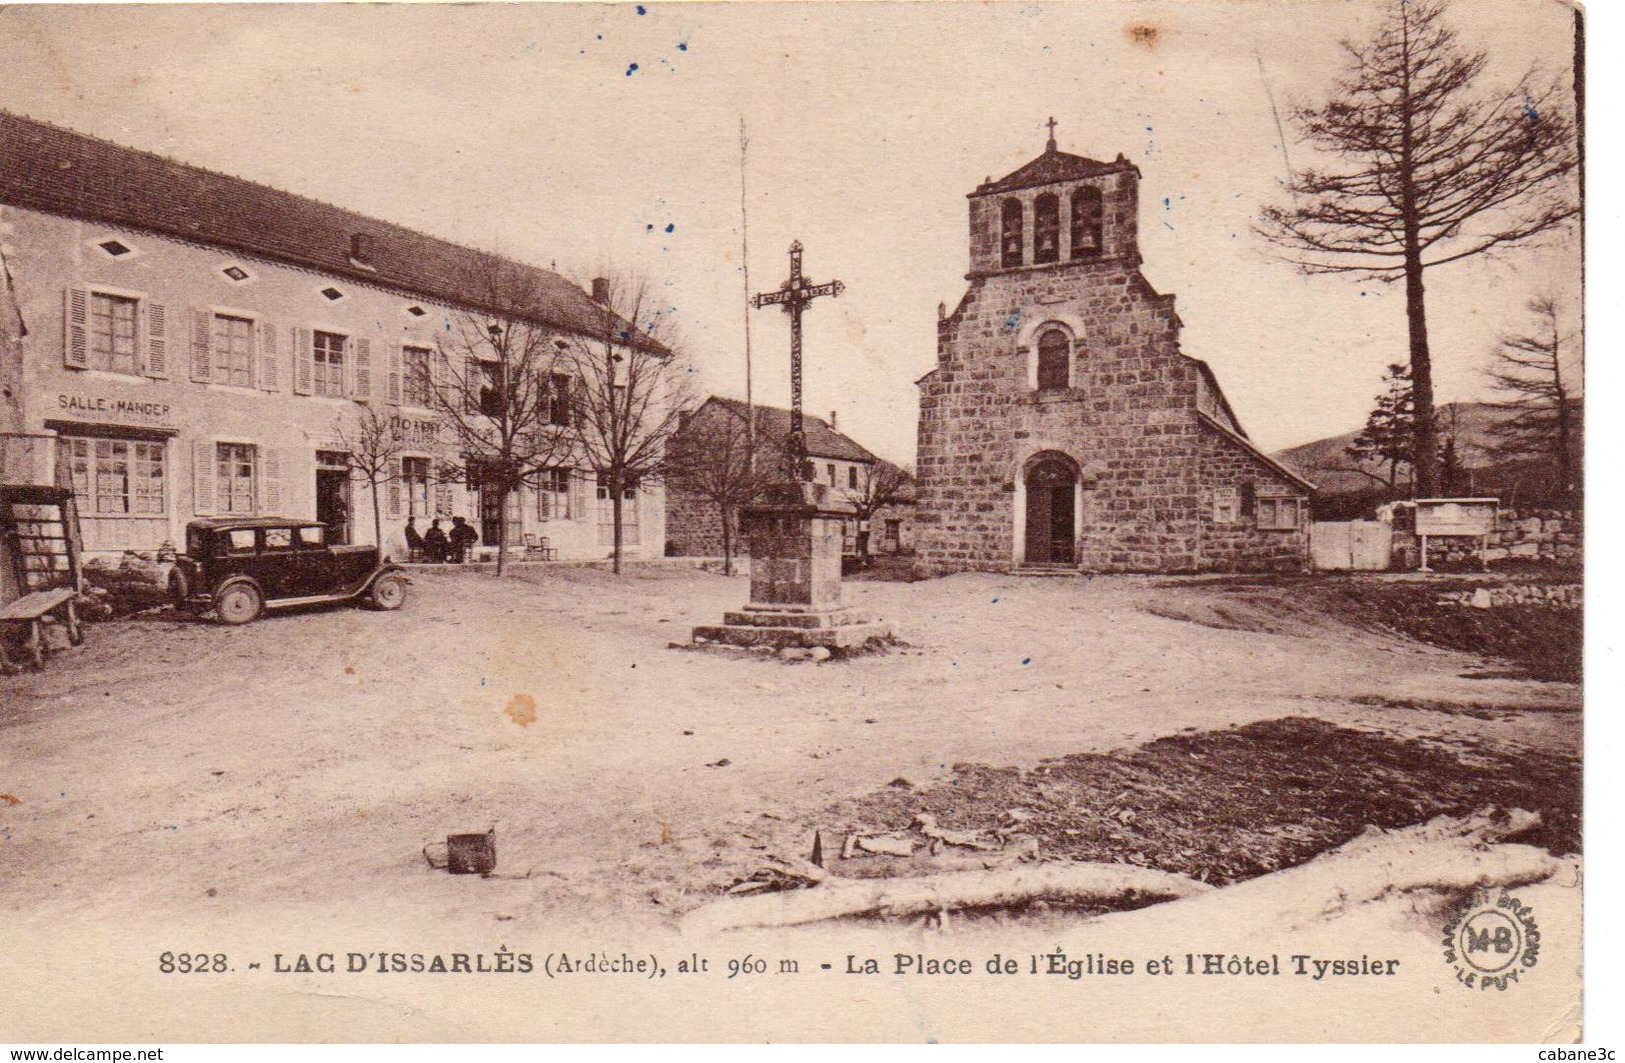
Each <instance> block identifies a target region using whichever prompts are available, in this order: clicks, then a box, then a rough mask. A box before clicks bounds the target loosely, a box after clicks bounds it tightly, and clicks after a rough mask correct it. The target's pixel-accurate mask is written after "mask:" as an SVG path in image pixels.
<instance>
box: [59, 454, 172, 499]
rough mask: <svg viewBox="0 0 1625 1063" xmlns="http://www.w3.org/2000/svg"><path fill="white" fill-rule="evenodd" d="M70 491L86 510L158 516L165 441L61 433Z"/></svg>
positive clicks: (162, 496) (161, 495) (161, 494)
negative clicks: (66, 435)
mask: <svg viewBox="0 0 1625 1063" xmlns="http://www.w3.org/2000/svg"><path fill="white" fill-rule="evenodd" d="M63 443H64V444H65V445H66V447H67V451H68V464H69V468H70V469H71V470H72V473H73V493H74V495H75V496H76V497H77V498H78V501H79V507H80V509H81V510H82V511H83V512H85V513H94V514H96V515H98V516H122V515H131V516H154V515H158V516H161V515H162V514H163V512H164V480H165V475H164V473H165V470H164V445H163V444H162V443H149V442H142V441H139V440H133V439H128V440H127V439H77V438H71V437H64V438H63Z"/></svg>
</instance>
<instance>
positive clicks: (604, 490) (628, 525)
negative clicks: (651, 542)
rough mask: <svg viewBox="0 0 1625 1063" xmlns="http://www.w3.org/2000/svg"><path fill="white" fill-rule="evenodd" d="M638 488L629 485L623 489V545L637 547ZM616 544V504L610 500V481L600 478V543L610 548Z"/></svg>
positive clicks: (634, 485)
mask: <svg viewBox="0 0 1625 1063" xmlns="http://www.w3.org/2000/svg"><path fill="white" fill-rule="evenodd" d="M639 534H640V533H639V531H638V488H637V485H636V484H629V485H627V486H624V487H622V488H621V545H622V546H637V545H638V543H639ZM614 542H615V504H614V502H613V501H612V500H611V498H610V493H609V481H608V480H606V479H604V477H602V476H600V477H598V543H599V545H600V546H610V545H612V544H613V543H614Z"/></svg>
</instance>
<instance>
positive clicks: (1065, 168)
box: [971, 141, 1134, 196]
mask: <svg viewBox="0 0 1625 1063" xmlns="http://www.w3.org/2000/svg"><path fill="white" fill-rule="evenodd" d="M1133 168H1134V164H1133V163H1131V162H1129V161H1128V160H1127V159H1126V158H1124V157H1123V156H1122V155H1119V156H1117V158H1116V159H1115V160H1114V161H1112V162H1101V161H1099V160H1098V159H1086V158H1084V157H1083V156H1082V155H1073V154H1071V153H1070V152H1065V151H1059V150H1057V149H1056V147H1055V142H1054V141H1050V144H1049V147H1048V149H1047V150H1046V151H1045V152H1044V154H1042V155H1040V156H1039V157H1038V158H1036V159H1034V160H1033V161H1032V162H1029V163H1028V164H1027V165H1025V166H1023V167H1022V168H1021V169H1019V170H1016V171H1015V172H1014V173H1012V174H1009V175H1008V176H1005V177H1001V178H999V179H998V180H997V181H986V182H983V183H982V184H980V185H978V186H977V187H976V191H974V192H972V193H971V195H972V196H990V195H995V194H997V193H1000V192H1014V191H1016V190H1017V189H1019V188H1032V187H1033V186H1035V185H1050V184H1056V183H1059V182H1061V181H1076V180H1078V179H1079V178H1083V177H1099V176H1100V175H1101V174H1107V173H1116V172H1117V171H1118V170H1131V169H1133Z"/></svg>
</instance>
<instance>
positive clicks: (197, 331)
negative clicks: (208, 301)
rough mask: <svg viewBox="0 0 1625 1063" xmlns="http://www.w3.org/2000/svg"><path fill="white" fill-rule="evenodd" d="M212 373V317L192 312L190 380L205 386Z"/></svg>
mask: <svg viewBox="0 0 1625 1063" xmlns="http://www.w3.org/2000/svg"><path fill="white" fill-rule="evenodd" d="M213 372H214V315H213V314H211V313H209V312H208V311H207V310H194V311H192V379H193V380H197V381H201V382H203V383H205V384H207V383H208V382H209V377H210V374H212V373H213Z"/></svg>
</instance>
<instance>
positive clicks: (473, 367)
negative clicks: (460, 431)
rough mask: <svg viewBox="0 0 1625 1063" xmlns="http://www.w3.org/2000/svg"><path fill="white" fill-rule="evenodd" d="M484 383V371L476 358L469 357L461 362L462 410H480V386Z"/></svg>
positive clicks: (469, 411)
mask: <svg viewBox="0 0 1625 1063" xmlns="http://www.w3.org/2000/svg"><path fill="white" fill-rule="evenodd" d="M484 383H485V373H484V371H483V370H481V368H480V362H479V359H478V358H470V359H468V360H467V361H465V362H464V363H463V411H464V412H465V413H479V412H480V388H481V386H482V385H484Z"/></svg>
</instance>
